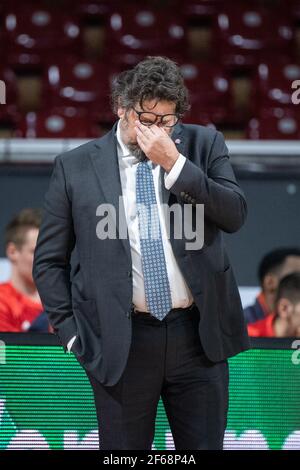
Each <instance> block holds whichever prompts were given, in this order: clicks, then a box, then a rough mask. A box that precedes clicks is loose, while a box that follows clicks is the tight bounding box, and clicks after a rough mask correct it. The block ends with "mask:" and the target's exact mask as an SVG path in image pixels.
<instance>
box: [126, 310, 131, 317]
mask: <svg viewBox="0 0 300 470" xmlns="http://www.w3.org/2000/svg"><path fill="white" fill-rule="evenodd" d="M126 317H127V318H130V317H131V310H128V312H126Z"/></svg>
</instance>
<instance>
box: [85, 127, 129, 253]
mask: <svg viewBox="0 0 300 470" xmlns="http://www.w3.org/2000/svg"><path fill="white" fill-rule="evenodd" d="M115 132H116V124H115V125H114V126H113V128H112V130H111V131H110V132H109V133H108V134H107V135H105V136H104V137H103V138H101V139H99V140H98V141H96V143H95V150H94V151H93V152H91V153H90V158H91V161H92V164H93V167H94V169H95V172H96V175H97V177H98V181H99V183H100V186H101V189H102V192H103V194H104V197H105V199H106V201H107V203H108V204H111V205H112V206H113V207H114V208H115V211H116V229H117V232H118V233H119V231H120V227H119V221H120V220H123V221H126V218H125V208H124V203H123V199H122V185H121V179H120V171H119V164H118V154H117V140H116V136H115ZM120 214H121V215H120ZM122 217H123V219H122ZM120 240H121V242H122V243H123V245H124V248H125V251H126V253H127V255H128V256H129V258H130V259H131V253H130V244H129V238H128V234H127V236H126V238H120Z"/></svg>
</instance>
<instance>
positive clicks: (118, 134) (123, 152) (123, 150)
mask: <svg viewBox="0 0 300 470" xmlns="http://www.w3.org/2000/svg"><path fill="white" fill-rule="evenodd" d="M116 137H117V141H118V145H119V151H120V156H121V157H130V156H133V155H131V153H130V150H129V148H128V147H127V145H125V144H124V142H123V140H122V138H121V130H120V119H119V121H118V125H117V131H116Z"/></svg>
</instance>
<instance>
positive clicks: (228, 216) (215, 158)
mask: <svg viewBox="0 0 300 470" xmlns="http://www.w3.org/2000/svg"><path fill="white" fill-rule="evenodd" d="M170 190H171V192H173V193H174V194H176V195H177V196H179V197H180V198H181V200H183V202H184V203H192V204H194V205H195V204H204V214H205V217H207V218H208V219H210V220H211V221H212V222H213V223H215V224H216V225H217V226H218V227H219V228H220V229H221V230H223V231H224V232H229V233H230V232H235V231H237V230H239V228H240V227H241V226H242V225H243V224H244V222H245V220H246V216H247V204H246V200H245V196H244V194H243V191H242V190H241V188H240V187H239V185H238V183H237V181H236V179H235V176H234V173H233V169H232V167H231V164H230V162H229V156H228V149H227V147H226V145H225V142H224V137H223V135H222V134H221V133H220V132H216V135H215V138H214V140H213V143H212V146H211V149H210V153H209V156H208V168H207V174H206V173H204V171H203V170H202V169H201V168H199V166H197V165H195V164H194V163H193V162H192V161H191V160H189V159H186V162H185V164H184V166H183V168H182V171H181V173H180V175H179V177H178V179H177V180H176V182H175V183H174V185H173V186H172V187H171V189H170Z"/></svg>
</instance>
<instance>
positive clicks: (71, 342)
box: [67, 336, 76, 352]
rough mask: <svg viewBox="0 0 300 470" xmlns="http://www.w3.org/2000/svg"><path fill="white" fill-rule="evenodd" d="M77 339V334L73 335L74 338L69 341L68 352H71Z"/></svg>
mask: <svg viewBox="0 0 300 470" xmlns="http://www.w3.org/2000/svg"><path fill="white" fill-rule="evenodd" d="M75 339H76V336H73V338H71V339H70V341H69V342H68V344H67V348H68V352H71V348H72V346H73V343H74V341H75Z"/></svg>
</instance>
